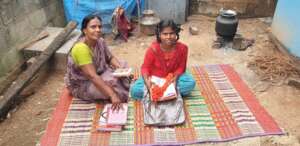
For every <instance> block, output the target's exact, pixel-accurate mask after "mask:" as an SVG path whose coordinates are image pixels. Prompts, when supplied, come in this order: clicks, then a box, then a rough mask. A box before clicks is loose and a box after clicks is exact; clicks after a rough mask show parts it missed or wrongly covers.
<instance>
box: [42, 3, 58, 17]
mask: <svg viewBox="0 0 300 146" xmlns="http://www.w3.org/2000/svg"><path fill="white" fill-rule="evenodd" d="M57 4H58V3H51V4H49V5H47V6H46V7H44V11H45V14H46V17H47V21H52V20H53V19H54V18H55V17H56V16H57V15H59V12H60V11H59V10H58V9H57V7H58V6H57Z"/></svg>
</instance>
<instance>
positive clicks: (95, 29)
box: [83, 18, 102, 41]
mask: <svg viewBox="0 0 300 146" xmlns="http://www.w3.org/2000/svg"><path fill="white" fill-rule="evenodd" d="M101 28H102V24H101V21H100V20H99V19H98V18H94V19H91V20H90V21H89V22H88V24H87V27H86V28H85V29H83V32H84V35H85V37H87V39H89V40H94V41H96V40H97V39H99V38H100V37H101Z"/></svg>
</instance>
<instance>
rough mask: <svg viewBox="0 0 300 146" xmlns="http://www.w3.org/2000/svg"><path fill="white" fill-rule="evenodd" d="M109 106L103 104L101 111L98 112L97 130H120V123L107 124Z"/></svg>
mask: <svg viewBox="0 0 300 146" xmlns="http://www.w3.org/2000/svg"><path fill="white" fill-rule="evenodd" d="M108 108H110V106H105V107H104V109H103V111H102V113H101V114H100V118H99V122H98V123H99V124H98V126H97V129H98V130H99V131H122V128H123V126H122V125H109V124H107V111H108Z"/></svg>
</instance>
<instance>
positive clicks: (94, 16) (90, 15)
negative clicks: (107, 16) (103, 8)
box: [80, 13, 102, 36]
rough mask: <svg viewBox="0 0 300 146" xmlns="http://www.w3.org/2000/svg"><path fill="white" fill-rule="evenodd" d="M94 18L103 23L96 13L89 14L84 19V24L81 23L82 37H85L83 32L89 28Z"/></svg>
mask: <svg viewBox="0 0 300 146" xmlns="http://www.w3.org/2000/svg"><path fill="white" fill-rule="evenodd" d="M94 18H97V19H99V20H100V22H102V19H101V17H100V16H99V15H97V14H96V13H93V14H89V15H87V16H85V17H84V18H83V20H82V23H81V29H80V30H81V33H82V36H84V33H83V30H84V29H86V28H87V25H88V23H89V22H90V21H91V20H92V19H94Z"/></svg>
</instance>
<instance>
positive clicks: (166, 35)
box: [159, 27, 177, 45]
mask: <svg viewBox="0 0 300 146" xmlns="http://www.w3.org/2000/svg"><path fill="white" fill-rule="evenodd" d="M159 37H160V40H161V43H162V44H164V45H173V44H175V43H176V39H177V36H176V33H175V31H174V30H173V29H172V28H171V27H165V28H163V30H162V31H161V32H160V33H159Z"/></svg>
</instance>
